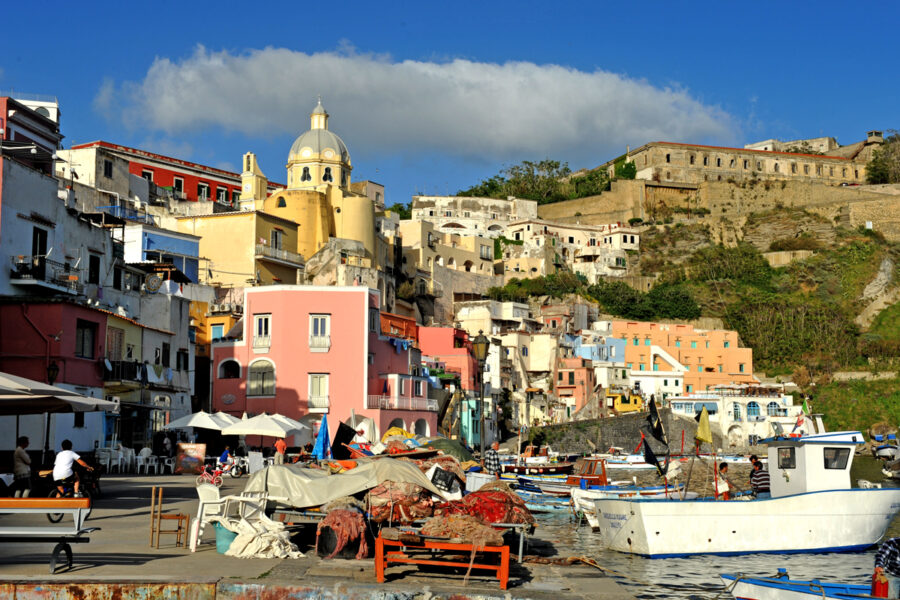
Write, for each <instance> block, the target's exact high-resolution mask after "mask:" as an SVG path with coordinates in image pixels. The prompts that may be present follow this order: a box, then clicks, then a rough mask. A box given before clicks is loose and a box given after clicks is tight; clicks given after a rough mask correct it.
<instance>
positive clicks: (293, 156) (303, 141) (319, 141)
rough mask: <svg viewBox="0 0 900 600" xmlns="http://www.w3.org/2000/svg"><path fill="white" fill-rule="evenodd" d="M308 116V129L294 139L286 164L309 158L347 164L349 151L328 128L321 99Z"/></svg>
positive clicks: (348, 162) (326, 114)
mask: <svg viewBox="0 0 900 600" xmlns="http://www.w3.org/2000/svg"><path fill="white" fill-rule="evenodd" d="M309 117H310V129H309V131H307V132H306V133H304V134H303V135H301V136H300V137H298V138H297V139H296V140H294V144H293V145H292V146H291V151H290V153H289V154H288V164H290V163H293V162H306V161H310V160H340V162H341V163H342V164H345V165H349V164H350V152H349V151H348V150H347V146H346V144H344V140H342V139H341V138H340V136H338V135H337V134H336V133H333V132H331V131H329V130H328V113H327V112H326V111H325V107H324V106H322V100H321V99H319V103H318V104H317V105H316V107H315V108H314V109H313V111H312V112H311V113H310V115H309ZM329 150H330V151H331V152H329Z"/></svg>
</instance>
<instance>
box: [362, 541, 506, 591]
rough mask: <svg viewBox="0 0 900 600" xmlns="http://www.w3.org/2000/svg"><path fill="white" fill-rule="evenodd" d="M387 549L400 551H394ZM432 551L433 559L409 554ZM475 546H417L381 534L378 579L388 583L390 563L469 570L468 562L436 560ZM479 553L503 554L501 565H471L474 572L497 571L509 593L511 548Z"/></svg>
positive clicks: (429, 543)
mask: <svg viewBox="0 0 900 600" xmlns="http://www.w3.org/2000/svg"><path fill="white" fill-rule="evenodd" d="M386 548H397V549H396V550H390V549H386ZM409 550H412V551H414V552H429V553H430V555H431V558H413V557H412V556H410V555H409V554H407V553H406V551H409ZM472 551H473V546H472V544H454V543H449V542H437V541H432V540H427V539H422V540H421V541H420V542H417V543H410V542H401V541H399V540H398V541H394V540H386V539H384V538H383V537H382V536H381V534H379V535H378V539H376V540H375V578H376V579H377V581H378V583H384V569H385V567H387V565H388V564H389V563H403V564H414V565H434V566H439V567H462V568H465V569H468V568H469V565H470V563H469V561H468V560H461V561H460V560H439V559H436V558H433V557H434V555H435V554H437V553H439V552H457V553H465V552H468V553H471V552H472ZM475 552H476V553H496V554H499V555H500V564H499V565H488V564H483V563H478V562H473V563H471V568H473V569H484V570H488V571H496V573H497V579H499V580H500V589H501V590H505V589H506V586H507V583H508V582H509V546H484V547H482V548H478V549H477V550H475Z"/></svg>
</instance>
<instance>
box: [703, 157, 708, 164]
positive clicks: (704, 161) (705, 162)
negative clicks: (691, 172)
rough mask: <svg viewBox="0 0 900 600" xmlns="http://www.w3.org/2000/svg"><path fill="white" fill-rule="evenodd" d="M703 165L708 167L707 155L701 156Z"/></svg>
mask: <svg viewBox="0 0 900 600" xmlns="http://www.w3.org/2000/svg"><path fill="white" fill-rule="evenodd" d="M703 166H704V167H708V166H709V157H708V156H704V157H703Z"/></svg>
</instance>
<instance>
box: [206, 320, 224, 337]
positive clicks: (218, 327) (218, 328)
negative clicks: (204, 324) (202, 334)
mask: <svg viewBox="0 0 900 600" xmlns="http://www.w3.org/2000/svg"><path fill="white" fill-rule="evenodd" d="M209 331H210V334H209V337H210V338H212V339H214V340H220V339H222V338H223V337H225V325H224V324H223V323H217V324H215V325H213V326H212V327H210V330H209Z"/></svg>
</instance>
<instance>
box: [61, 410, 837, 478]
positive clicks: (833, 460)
mask: <svg viewBox="0 0 900 600" xmlns="http://www.w3.org/2000/svg"><path fill="white" fill-rule="evenodd" d="M75 414H78V413H75ZM822 451H823V454H824V455H825V468H826V469H838V470H843V469H846V468H847V461H848V460H849V459H850V448H823V450H822Z"/></svg>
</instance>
